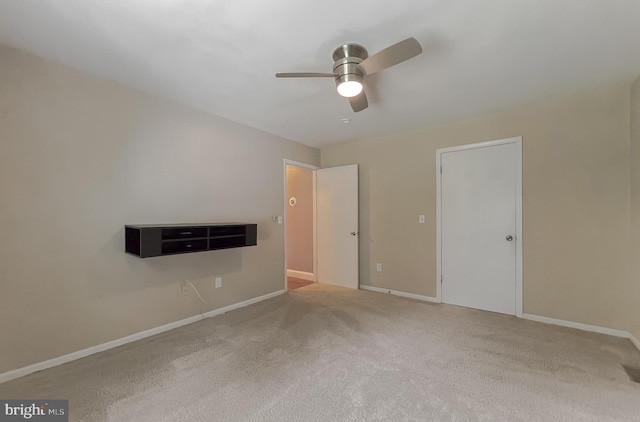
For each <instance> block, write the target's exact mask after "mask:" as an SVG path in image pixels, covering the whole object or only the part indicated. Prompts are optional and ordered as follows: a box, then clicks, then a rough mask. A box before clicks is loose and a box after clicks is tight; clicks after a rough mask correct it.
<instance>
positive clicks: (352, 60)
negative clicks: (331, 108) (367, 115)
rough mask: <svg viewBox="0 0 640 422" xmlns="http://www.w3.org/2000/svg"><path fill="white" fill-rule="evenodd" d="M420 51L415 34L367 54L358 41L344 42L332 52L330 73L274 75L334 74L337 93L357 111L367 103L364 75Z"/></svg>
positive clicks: (311, 74) (309, 75) (312, 75)
mask: <svg viewBox="0 0 640 422" xmlns="http://www.w3.org/2000/svg"><path fill="white" fill-rule="evenodd" d="M420 53H422V47H421V46H420V43H419V42H418V41H417V40H416V39H415V38H407V39H406V40H404V41H400V42H399V43H396V44H393V45H392V46H390V47H387V48H385V49H384V50H382V51H379V52H378V53H376V54H374V55H373V56H369V54H368V53H367V50H366V49H365V48H364V47H363V46H361V45H360V44H344V45H342V46H340V47H338V48H336V49H335V51H334V52H333V60H334V63H333V73H317V72H292V73H283V72H278V73H276V78H334V79H335V81H336V87H337V89H338V94H340V95H342V96H343V97H347V98H349V104H351V108H352V109H353V111H355V112H358V111H362V110H364V109H365V108H367V107H368V106H369V103H368V102H367V96H366V95H365V93H364V90H363V88H364V86H363V85H364V78H365V76H366V75H371V74H373V73H376V72H379V71H381V70H383V69H386V68H388V67H391V66H394V65H397V64H398V63H402V62H404V61H405V60H409V59H410V58H412V57H415V56H417V55H418V54H420Z"/></svg>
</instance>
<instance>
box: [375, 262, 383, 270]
mask: <svg viewBox="0 0 640 422" xmlns="http://www.w3.org/2000/svg"><path fill="white" fill-rule="evenodd" d="M376 271H377V272H382V264H380V263H377V264H376Z"/></svg>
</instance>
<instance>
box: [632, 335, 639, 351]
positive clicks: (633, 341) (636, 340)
mask: <svg viewBox="0 0 640 422" xmlns="http://www.w3.org/2000/svg"><path fill="white" fill-rule="evenodd" d="M629 340H631V343H633V345H634V346H636V347H637V348H638V350H640V341H638V339H637V338H635V337H634V335H633V334H631V333H629Z"/></svg>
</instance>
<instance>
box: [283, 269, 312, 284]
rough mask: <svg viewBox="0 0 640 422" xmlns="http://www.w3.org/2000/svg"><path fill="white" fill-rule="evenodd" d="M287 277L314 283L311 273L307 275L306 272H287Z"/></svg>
mask: <svg viewBox="0 0 640 422" xmlns="http://www.w3.org/2000/svg"><path fill="white" fill-rule="evenodd" d="M287 277H295V278H300V279H302V280H308V281H314V280H313V273H308V272H306V271H298V270H287Z"/></svg>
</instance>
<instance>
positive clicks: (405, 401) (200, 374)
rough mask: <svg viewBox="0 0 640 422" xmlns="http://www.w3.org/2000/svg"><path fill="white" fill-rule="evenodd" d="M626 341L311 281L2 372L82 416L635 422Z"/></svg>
mask: <svg viewBox="0 0 640 422" xmlns="http://www.w3.org/2000/svg"><path fill="white" fill-rule="evenodd" d="M620 363H627V364H633V365H636V366H637V365H640V353H639V352H638V351H637V350H636V349H635V348H634V347H633V345H632V344H631V343H630V342H629V341H628V340H624V339H618V338H613V337H608V336H604V335H599V334H592V333H585V332H581V331H576V330H572V329H566V328H560V327H553V326H548V325H543V324H539V323H535V322H531V321H524V320H519V319H516V318H514V317H509V316H504V315H499V314H493V313H489V312H482V311H475V310H470V309H464V308H459V307H455V306H447V305H434V304H427V303H421V302H415V301H411V300H408V299H403V298H398V297H394V296H389V295H385V294H380V293H373V292H368V291H353V290H347V289H341V288H335V287H329V286H324V285H321V284H313V285H310V286H306V287H303V288H301V289H298V290H295V291H293V292H290V293H288V294H286V295H282V296H279V297H276V298H273V299H271V300H268V301H265V302H262V303H258V304H255V305H252V306H250V307H247V308H243V309H239V310H236V311H233V312H229V313H227V314H225V315H221V316H217V317H215V318H211V319H207V320H204V321H201V322H198V323H195V324H192V325H189V326H185V327H182V328H179V329H176V330H174V331H171V332H168V333H164V334H161V335H158V336H155V337H151V338H149V339H146V340H142V341H139V342H136V343H133V344H129V345H126V346H122V347H120V348H117V349H113V350H110V351H107V352H104V353H101V354H99V355H94V356H90V357H88V358H85V359H82V360H79V361H76V362H72V363H69V364H66V365H63V366H60V367H57V368H52V369H49V370H46V371H42V372H40V373H36V374H32V375H30V376H28V377H24V378H22V379H18V380H14V381H11V382H8V383H5V384H0V397H2V398H68V399H69V400H70V413H71V420H72V421H136V422H137V421H140V422H143V421H153V422H158V421H190V422H195V421H263V420H266V421H403V420H420V421H554V422H558V421H598V422H602V421H638V420H640V384H635V383H632V382H631V381H629V379H628V377H627V375H626V374H625V372H624V371H623V369H622V368H621V366H620Z"/></svg>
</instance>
